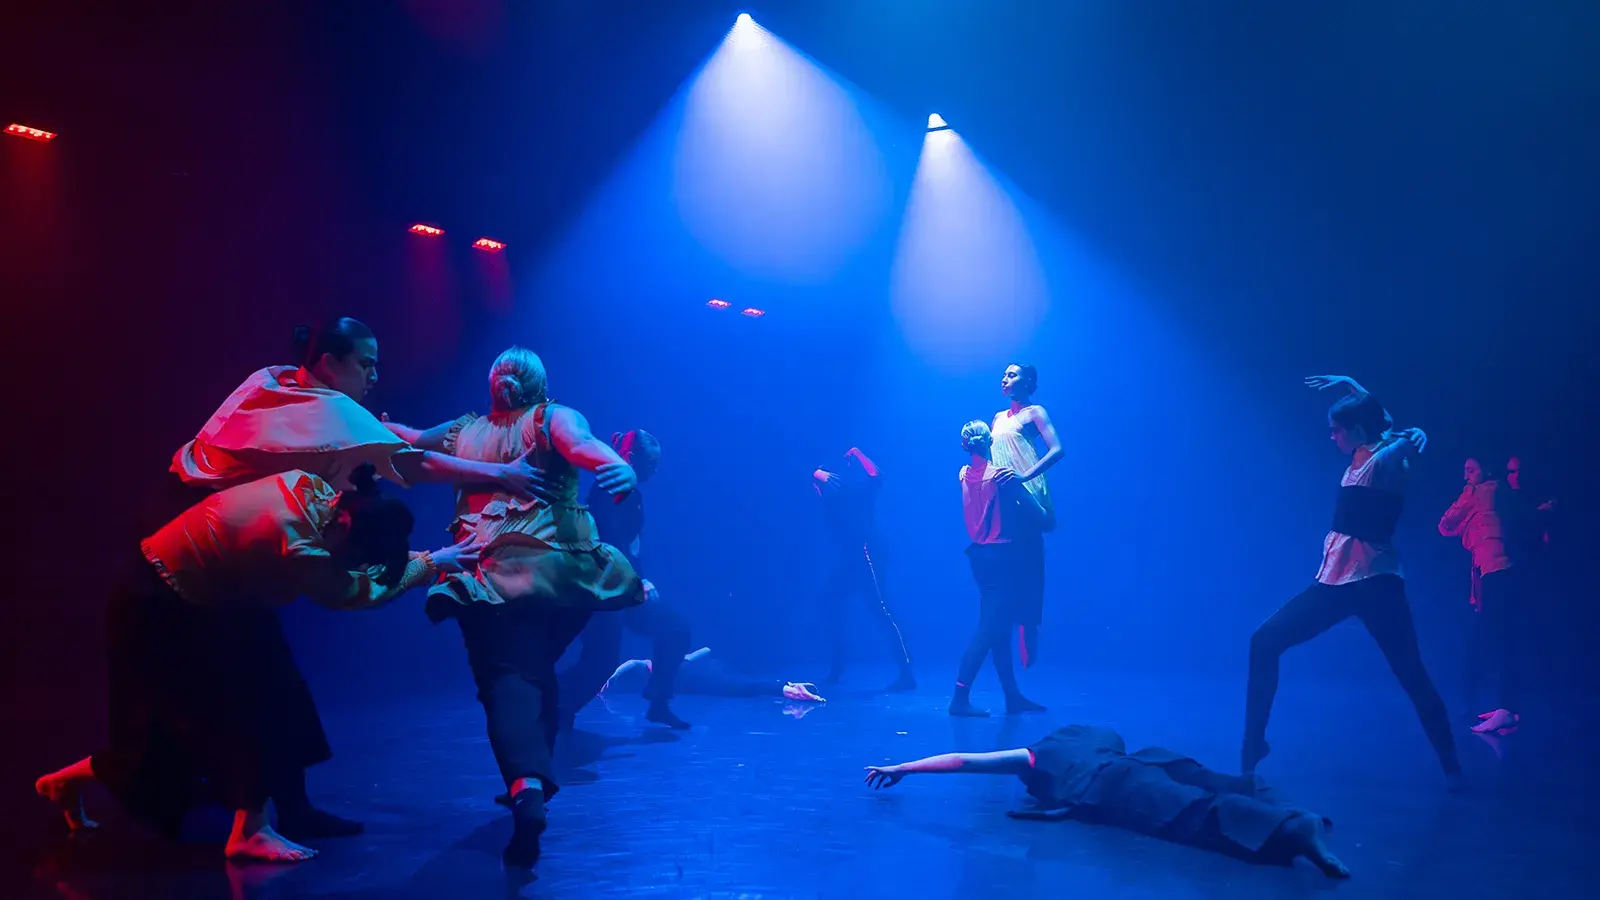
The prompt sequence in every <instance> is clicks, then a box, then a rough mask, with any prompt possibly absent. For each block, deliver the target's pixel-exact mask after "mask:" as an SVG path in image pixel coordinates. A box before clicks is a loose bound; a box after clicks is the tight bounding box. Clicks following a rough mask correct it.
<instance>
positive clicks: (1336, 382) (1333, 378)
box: [1306, 375, 1368, 394]
mask: <svg viewBox="0 0 1600 900" xmlns="http://www.w3.org/2000/svg"><path fill="white" fill-rule="evenodd" d="M1306 387H1309V388H1316V389H1317V390H1319V391H1326V390H1329V389H1330V388H1331V389H1334V390H1342V391H1344V392H1345V393H1349V394H1365V393H1368V391H1367V389H1366V388H1364V387H1362V386H1361V384H1360V383H1359V382H1357V381H1356V380H1355V379H1354V378H1351V377H1350V376H1349V375H1307V376H1306Z"/></svg>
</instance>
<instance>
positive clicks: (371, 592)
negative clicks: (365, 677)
mask: <svg viewBox="0 0 1600 900" xmlns="http://www.w3.org/2000/svg"><path fill="white" fill-rule="evenodd" d="M350 480H351V481H352V482H353V487H352V488H351V489H349V490H345V491H336V490H334V488H333V486H332V485H331V484H329V483H328V482H327V481H325V480H324V479H322V478H319V477H318V476H316V475H313V474H311V473H309V472H303V471H298V470H296V471H290V472H285V473H281V474H277V475H270V476H267V477H265V478H261V479H258V480H255V481H250V482H246V483H244V484H240V485H235V486H233V487H230V488H227V489H224V490H222V491H219V492H217V493H214V494H211V495H209V496H208V497H206V498H205V499H204V500H202V501H201V502H200V503H198V504H196V505H195V506H193V507H191V508H190V509H188V510H187V511H185V512H184V513H182V514H181V515H179V516H177V517H176V518H174V519H173V520H172V521H170V522H168V523H167V524H166V525H164V526H162V527H161V528H160V529H159V530H158V531H156V532H155V533H154V534H152V535H151V536H150V537H148V538H146V539H145V540H144V541H143V543H142V545H141V550H142V551H143V558H142V559H140V560H138V561H137V562H136V563H134V564H133V565H132V567H131V568H130V571H129V574H128V576H127V577H125V578H124V579H123V580H122V583H121V584H120V585H119V586H118V588H117V589H116V592H115V593H114V594H113V595H112V599H111V604H110V609H109V614H108V618H109V622H108V625H109V627H108V629H107V631H108V635H109V642H108V645H107V675H108V676H109V678H108V680H109V691H108V695H109V696H108V699H109V702H108V712H109V718H110V729H109V733H110V738H109V740H108V742H107V744H106V746H105V748H104V749H102V750H101V751H100V752H98V753H96V754H94V755H93V756H91V757H88V758H86V759H83V760H80V761H78V762H76V763H74V764H73V765H71V766H68V767H67V768H65V769H61V770H59V771H57V772H52V773H51V774H49V775H45V776H44V777H42V778H40V779H39V780H38V782H37V783H36V784H35V789H36V790H37V791H38V792H39V793H40V794H42V795H44V796H46V797H48V798H50V799H51V800H54V801H55V802H56V803H58V804H60V806H61V808H62V811H63V813H64V814H65V816H66V819H67V824H68V826H69V827H71V828H73V829H74V830H77V829H81V828H90V827H93V826H94V823H93V822H92V821H90V820H89V819H88V818H87V817H86V816H85V815H84V810H83V805H82V792H83V788H84V787H85V786H86V785H87V784H88V782H90V781H99V782H100V783H101V784H103V785H105V787H106V788H108V789H109V790H110V792H111V793H112V795H113V796H115V797H116V798H117V800H118V801H119V802H120V803H121V805H122V806H123V807H124V808H125V809H127V810H128V812H130V813H131V814H133V815H134V816H135V817H136V818H138V819H140V820H142V821H144V822H146V823H149V824H151V825H153V826H154V827H156V828H157V829H159V830H160V831H162V832H163V833H165V834H167V835H168V836H175V835H176V834H177V831H178V826H179V825H180V823H181V822H182V820H183V816H184V813H185V812H186V811H187V810H188V809H189V807H190V806H191V805H192V803H193V801H194V789H195V787H196V785H198V784H199V783H200V781H201V780H202V779H204V780H205V781H206V782H207V783H208V784H209V787H210V792H211V794H212V795H214V796H215V798H216V799H217V800H218V801H220V802H221V803H222V804H223V805H224V806H225V807H227V808H228V809H231V810H232V811H233V814H234V817H233V830H232V832H231V833H230V834H229V836H228V843H227V847H226V851H225V852H226V854H227V856H228V858H229V859H248V860H260V861H266V862H298V861H300V860H304V859H310V858H311V857H312V856H314V855H316V851H315V850H312V849H310V848H308V847H305V846H302V845H301V844H298V843H295V842H294V841H291V840H289V839H288V838H285V837H283V836H281V835H280V834H279V833H278V832H277V831H275V830H274V829H273V828H272V825H271V824H270V823H269V822H268V820H267V818H266V804H267V800H268V799H274V798H275V796H276V792H277V791H278V790H279V789H280V786H281V785H282V784H283V783H284V782H285V781H286V780H292V779H293V778H295V777H296V776H297V775H299V774H300V773H303V772H304V770H305V767H306V766H308V765H310V764H312V763H315V762H319V761H320V759H319V758H317V753H316V750H317V748H316V747H315V746H314V745H311V746H310V747H309V751H310V755H308V745H307V743H306V742H305V741H304V740H303V739H302V735H301V733H300V732H299V731H298V729H300V728H301V727H302V723H300V722H299V721H297V718H298V717H299V716H300V715H301V709H300V702H301V696H302V695H303V694H304V693H305V682H304V680H303V679H302V678H301V676H300V670H299V668H298V667H297V666H296V665H295V662H294V658H293V657H292V656H290V655H288V654H287V653H285V652H283V648H282V646H281V644H279V643H278V641H277V640H276V639H275V638H274V637H273V636H272V635H273V634H275V630H276V628H277V618H276V616H275V615H274V614H273V611H274V610H275V609H276V608H277V607H279V606H282V605H283V604H286V603H289V602H290V601H292V600H294V599H295V597H297V596H302V595H303V596H306V597H310V598H311V599H312V600H313V601H314V602H316V603H319V604H321V605H323V606H327V607H329V608H332V609H352V610H353V609H374V608H376V607H379V606H382V605H384V604H386V603H388V602H390V601H391V600H394V599H395V598H396V597H398V596H400V595H401V594H402V593H404V592H406V591H407V590H410V589H411V588H414V587H420V586H422V585H424V584H427V583H428V582H430V581H432V580H433V578H434V575H435V573H438V572H457V571H460V570H462V569H463V568H467V567H471V566H472V565H473V564H475V563H476V562H477V557H478V552H479V550H480V549H481V545H480V544H479V543H477V542H475V541H474V540H471V539H466V540H462V541H459V542H457V543H456V544H455V545H453V546H449V547H443V548H440V549H438V550H435V551H433V552H431V553H411V552H409V550H408V546H407V545H408V542H409V540H410V536H411V528H412V517H411V511H410V510H408V509H406V507H405V504H403V503H401V502H400V501H398V500H395V499H393V498H390V497H386V496H384V495H383V494H382V493H381V492H380V491H379V490H378V486H377V475H376V473H375V472H374V470H373V469H372V467H371V466H366V467H362V468H360V469H357V470H356V471H354V472H352V473H350ZM264 632H265V633H266V634H267V638H266V639H265V640H263V639H262V635H263V633H264ZM301 777H303V776H301Z"/></svg>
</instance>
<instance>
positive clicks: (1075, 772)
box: [1022, 725, 1128, 809]
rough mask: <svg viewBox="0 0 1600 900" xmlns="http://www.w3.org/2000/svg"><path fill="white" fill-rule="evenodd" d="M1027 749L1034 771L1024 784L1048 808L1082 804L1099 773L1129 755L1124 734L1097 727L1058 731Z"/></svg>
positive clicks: (1070, 728)
mask: <svg viewBox="0 0 1600 900" xmlns="http://www.w3.org/2000/svg"><path fill="white" fill-rule="evenodd" d="M1028 749H1029V750H1031V751H1033V771H1031V772H1029V773H1028V774H1026V775H1024V776H1022V783H1023V784H1025V785H1026V786H1027V788H1028V794H1029V795H1030V796H1032V797H1033V798H1034V799H1035V800H1037V801H1038V802H1039V805H1040V806H1041V807H1044V808H1046V809H1061V808H1065V807H1070V806H1074V805H1076V804H1077V803H1079V802H1081V801H1082V799H1083V797H1084V795H1085V793H1086V792H1087V791H1088V790H1089V786H1090V785H1091V784H1093V783H1094V778H1095V776H1096V775H1098V774H1100V770H1101V769H1104V768H1105V767H1106V766H1109V765H1111V764H1112V763H1114V762H1116V761H1117V760H1119V759H1122V758H1123V757H1125V756H1127V755H1128V746H1127V744H1125V743H1123V741H1122V735H1120V734H1117V733H1116V732H1115V731H1112V730H1111V729H1109V728H1101V727H1099V726H1097V725H1067V726H1065V727H1063V728H1057V729H1056V730H1055V731H1052V732H1050V733H1049V734H1047V735H1045V736H1044V737H1042V738H1040V739H1039V740H1038V741H1036V742H1035V743H1034V744H1032V745H1031V746H1029V747H1028Z"/></svg>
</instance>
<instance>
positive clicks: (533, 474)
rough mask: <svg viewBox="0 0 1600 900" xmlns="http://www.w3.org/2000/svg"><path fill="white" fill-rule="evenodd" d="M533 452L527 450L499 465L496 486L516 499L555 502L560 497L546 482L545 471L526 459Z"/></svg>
mask: <svg viewBox="0 0 1600 900" xmlns="http://www.w3.org/2000/svg"><path fill="white" fill-rule="evenodd" d="M533 453H534V451H532V450H529V451H528V452H527V453H525V454H523V455H522V456H519V457H517V459H516V460H514V461H512V462H508V463H506V464H505V465H503V466H501V467H500V478H499V481H498V483H497V484H496V487H498V488H500V490H502V491H504V492H505V493H507V494H510V495H511V496H513V497H516V498H517V499H518V500H539V501H541V502H544V503H555V502H556V501H557V500H559V499H561V498H560V497H559V496H557V495H556V493H555V491H554V490H552V489H551V488H550V486H549V485H548V484H547V483H546V481H545V471H544V470H543V469H541V468H539V467H538V466H535V465H534V464H533V463H532V462H531V461H530V460H529V459H528V457H529V456H532V455H533Z"/></svg>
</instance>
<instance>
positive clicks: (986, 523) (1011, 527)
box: [950, 420, 1049, 716]
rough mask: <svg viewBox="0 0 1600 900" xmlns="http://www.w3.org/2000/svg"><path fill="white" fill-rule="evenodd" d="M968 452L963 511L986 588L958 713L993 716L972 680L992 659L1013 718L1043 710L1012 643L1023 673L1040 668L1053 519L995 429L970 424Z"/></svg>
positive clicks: (962, 676)
mask: <svg viewBox="0 0 1600 900" xmlns="http://www.w3.org/2000/svg"><path fill="white" fill-rule="evenodd" d="M961 449H963V450H965V451H967V452H968V453H969V454H971V456H972V461H971V462H970V463H969V464H967V465H965V466H962V467H961V472H960V480H961V512H962V516H963V517H964V518H965V520H966V525H967V536H968V537H969V538H971V539H972V543H971V544H970V545H968V547H967V562H968V563H970V564H971V566H972V579H973V581H975V582H977V584H978V628H977V631H976V632H974V633H973V635H972V640H971V641H970V642H969V643H968V644H967V651H966V653H964V654H962V657H961V668H960V669H959V670H957V672H956V689H955V695H954V696H953V697H951V699H950V715H952V716H987V715H989V711H988V710H985V709H979V708H978V707H976V706H973V705H972V682H973V680H974V679H976V678H977V677H978V670H979V669H981V668H982V667H983V660H984V658H985V657H988V658H990V659H992V660H993V661H994V672H995V675H997V676H998V677H999V679H1000V687H1001V689H1002V690H1004V691H1005V694H1006V714H1007V715H1015V714H1017V713H1028V712H1043V711H1044V707H1043V706H1040V705H1039V704H1037V703H1035V702H1033V701H1032V700H1029V699H1028V698H1027V697H1024V696H1023V695H1022V691H1021V690H1020V689H1019V688H1018V687H1017V675H1016V672H1015V670H1014V669H1013V668H1012V665H1011V638H1012V635H1013V634H1015V635H1016V636H1017V638H1018V642H1019V643H1020V645H1021V647H1022V654H1023V658H1022V664H1023V667H1024V668H1026V667H1028V666H1031V665H1033V662H1034V659H1035V657H1036V656H1037V653H1038V634H1039V620H1040V618H1041V617H1042V615H1043V612H1044V539H1043V535H1044V528H1045V526H1046V524H1047V520H1048V518H1049V513H1047V512H1046V511H1045V508H1044V505H1043V502H1042V501H1041V500H1040V499H1039V495H1038V494H1036V493H1034V492H1033V491H1030V490H1028V489H1027V487H1026V486H1025V484H1024V483H1023V480H1022V476H1021V475H1020V474H1018V473H1017V472H1016V470H1014V469H1010V468H1007V467H1005V466H1001V465H998V464H997V463H996V462H995V461H994V458H993V449H994V442H993V437H992V435H991V434H990V432H989V426H987V425H985V424H983V423H982V422H980V421H977V420H974V421H971V422H968V423H967V424H966V425H964V426H962V428H961Z"/></svg>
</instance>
